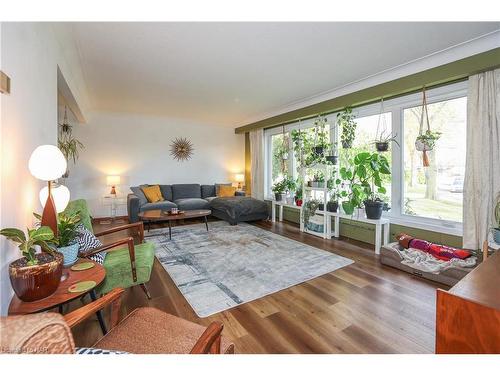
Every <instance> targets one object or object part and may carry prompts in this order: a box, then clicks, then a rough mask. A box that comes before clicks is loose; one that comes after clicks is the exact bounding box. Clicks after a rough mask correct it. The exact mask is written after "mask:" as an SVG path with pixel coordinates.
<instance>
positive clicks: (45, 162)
mask: <svg viewBox="0 0 500 375" xmlns="http://www.w3.org/2000/svg"><path fill="white" fill-rule="evenodd" d="M67 166H68V165H67V162H66V158H65V157H64V155H63V153H62V152H61V150H59V149H58V148H57V147H56V146H53V145H43V146H38V147H37V148H36V149H35V151H33V153H32V154H31V156H30V160H29V162H28V168H29V170H30V172H31V174H32V175H33V176H34V177H36V178H38V179H39V180H43V181H53V180H56V179H58V178H59V177H61V176H62V175H63V174H64V173H65V172H66V168H67Z"/></svg>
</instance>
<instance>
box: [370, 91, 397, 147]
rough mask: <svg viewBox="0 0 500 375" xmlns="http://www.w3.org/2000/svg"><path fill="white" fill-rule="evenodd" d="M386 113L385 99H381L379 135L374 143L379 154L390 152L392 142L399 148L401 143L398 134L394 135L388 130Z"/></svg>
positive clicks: (378, 122)
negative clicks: (397, 137)
mask: <svg viewBox="0 0 500 375" xmlns="http://www.w3.org/2000/svg"><path fill="white" fill-rule="evenodd" d="M384 112H385V110H384V98H381V99H380V111H379V115H378V121H377V133H376V135H375V140H374V141H373V143H374V144H375V148H376V149H377V151H378V152H386V151H389V143H390V142H394V143H396V144H397V145H398V146H399V143H398V141H397V140H396V136H397V134H392V132H391V131H389V130H388V129H387V122H386V120H385V116H384Z"/></svg>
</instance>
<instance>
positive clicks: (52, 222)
mask: <svg viewBox="0 0 500 375" xmlns="http://www.w3.org/2000/svg"><path fill="white" fill-rule="evenodd" d="M42 226H47V227H49V228H50V229H52V232H54V237H57V210H56V205H55V203H54V199H52V192H51V182H50V181H49V194H48V195H47V201H46V202H45V207H44V208H43V213H42Z"/></svg>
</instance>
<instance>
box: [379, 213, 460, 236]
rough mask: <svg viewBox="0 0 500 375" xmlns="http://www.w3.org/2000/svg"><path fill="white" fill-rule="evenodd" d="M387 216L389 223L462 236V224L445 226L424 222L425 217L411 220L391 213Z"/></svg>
mask: <svg viewBox="0 0 500 375" xmlns="http://www.w3.org/2000/svg"><path fill="white" fill-rule="evenodd" d="M387 218H388V219H389V220H390V221H391V224H396V225H403V226H405V227H411V228H418V229H424V230H428V231H431V232H436V233H443V234H449V235H452V236H459V237H462V235H463V230H462V226H461V225H459V224H457V225H453V224H450V226H447V225H440V224H435V223H429V222H425V219H422V220H412V219H407V218H405V217H400V216H391V215H387Z"/></svg>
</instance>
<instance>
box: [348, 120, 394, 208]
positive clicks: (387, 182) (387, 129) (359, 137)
mask: <svg viewBox="0 0 500 375" xmlns="http://www.w3.org/2000/svg"><path fill="white" fill-rule="evenodd" d="M356 124H357V126H356V138H355V139H354V142H353V145H352V148H349V149H345V148H342V146H340V153H339V156H340V165H346V164H347V163H349V160H353V159H354V156H355V155H357V154H358V153H360V152H363V151H367V152H374V151H375V145H374V141H375V140H376V139H377V138H380V137H381V136H386V137H387V136H390V134H391V133H392V118H391V113H390V112H385V113H383V114H382V116H380V115H379V114H376V115H369V116H363V117H358V118H356ZM377 132H378V133H377ZM384 156H385V157H386V158H387V159H388V160H389V165H391V164H392V157H391V153H390V152H386V153H385V154H384ZM382 178H383V186H384V187H385V188H386V190H387V193H386V194H385V195H384V196H383V197H382V198H384V201H385V202H387V203H389V204H390V202H391V176H390V175H382Z"/></svg>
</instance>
